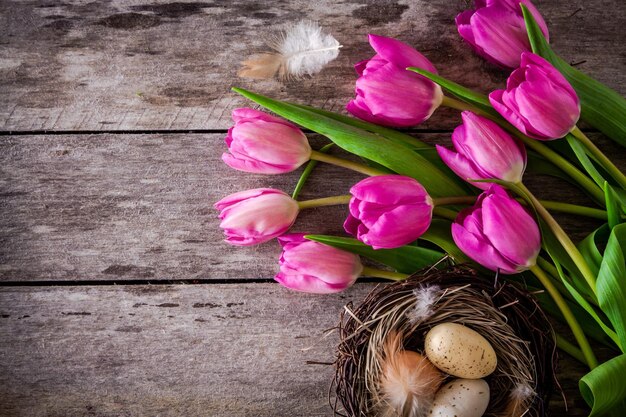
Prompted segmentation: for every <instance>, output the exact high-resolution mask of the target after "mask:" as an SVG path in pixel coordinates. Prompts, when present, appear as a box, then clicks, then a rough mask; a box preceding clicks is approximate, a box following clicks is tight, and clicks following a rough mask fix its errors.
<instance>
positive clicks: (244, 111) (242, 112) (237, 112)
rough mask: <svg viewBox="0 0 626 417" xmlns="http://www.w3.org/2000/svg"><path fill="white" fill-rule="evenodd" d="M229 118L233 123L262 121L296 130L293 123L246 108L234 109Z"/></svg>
mask: <svg viewBox="0 0 626 417" xmlns="http://www.w3.org/2000/svg"><path fill="white" fill-rule="evenodd" d="M231 116H232V118H233V121H234V122H235V123H239V122H244V121H250V120H262V121H264V122H269V123H280V124H282V125H285V126H290V127H293V128H295V129H298V126H296V125H294V124H293V123H291V122H289V121H287V120H285V119H281V118H280V117H276V116H272V115H271V114H267V113H265V112H262V111H259V110H254V109H251V108H247V107H242V108H238V109H234V110H233V111H232V114H231Z"/></svg>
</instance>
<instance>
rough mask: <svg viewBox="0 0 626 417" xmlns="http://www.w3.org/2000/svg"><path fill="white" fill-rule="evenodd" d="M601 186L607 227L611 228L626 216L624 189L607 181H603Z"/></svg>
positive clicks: (625, 192) (625, 193)
mask: <svg viewBox="0 0 626 417" xmlns="http://www.w3.org/2000/svg"><path fill="white" fill-rule="evenodd" d="M603 188H604V197H605V201H606V213H607V215H608V217H609V227H611V228H613V227H615V226H616V225H618V224H620V223H621V222H622V220H623V219H624V218H625V217H626V191H624V190H621V189H619V188H615V187H612V186H610V185H609V184H608V183H605V184H604V186H603Z"/></svg>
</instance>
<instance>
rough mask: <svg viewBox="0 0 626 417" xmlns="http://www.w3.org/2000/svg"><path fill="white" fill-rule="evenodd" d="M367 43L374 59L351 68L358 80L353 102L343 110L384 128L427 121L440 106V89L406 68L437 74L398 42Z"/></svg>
mask: <svg viewBox="0 0 626 417" xmlns="http://www.w3.org/2000/svg"><path fill="white" fill-rule="evenodd" d="M369 42H370V45H371V46H372V48H374V50H375V51H376V55H374V57H373V58H372V59H369V60H366V61H361V62H359V63H357V64H356V65H355V66H354V68H355V69H356V71H357V73H358V74H359V76H360V77H359V79H357V81H356V98H355V99H354V100H352V101H350V103H348V105H347V107H346V109H347V110H348V111H349V112H350V113H352V114H353V115H354V116H356V117H358V118H359V119H363V120H366V121H368V122H372V123H377V124H380V125H385V126H394V127H408V126H414V125H417V124H419V123H422V122H423V121H425V120H426V119H428V118H429V117H430V116H431V115H432V114H433V112H434V111H435V110H436V109H437V107H439V105H440V104H441V101H442V99H443V93H442V91H441V87H439V85H437V84H435V83H433V82H432V81H430V80H428V79H426V78H425V77H423V76H421V75H419V74H416V73H414V72H411V71H407V70H406V68H407V67H418V68H422V69H425V70H427V71H430V72H433V73H437V70H436V69H435V67H434V66H433V64H431V62H430V61H429V60H428V59H426V57H424V56H423V55H422V54H420V53H419V52H417V51H416V50H415V49H413V48H411V47H410V46H409V45H407V44H405V43H403V42H400V41H399V40H396V39H392V38H386V37H384V36H378V35H369Z"/></svg>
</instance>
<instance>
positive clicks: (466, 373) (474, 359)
mask: <svg viewBox="0 0 626 417" xmlns="http://www.w3.org/2000/svg"><path fill="white" fill-rule="evenodd" d="M424 351H425V352H426V356H428V359H430V361H431V362H432V363H433V365H435V366H436V367H437V368H439V369H441V370H442V371H444V372H446V373H448V374H450V375H452V376H456V377H458V378H469V379H478V378H483V377H486V376H487V375H489V374H490V373H492V372H493V371H494V370H495V369H496V365H497V364H498V360H497V358H496V352H495V351H494V350H493V347H492V346H491V343H489V342H488V341H487V339H485V338H484V337H482V336H481V335H480V334H479V333H478V332H476V331H474V330H472V329H470V328H469V327H465V326H463V325H461V324H457V323H442V324H438V325H437V326H435V327H433V328H432V329H430V331H429V332H428V333H427V334H426V340H425V341H424Z"/></svg>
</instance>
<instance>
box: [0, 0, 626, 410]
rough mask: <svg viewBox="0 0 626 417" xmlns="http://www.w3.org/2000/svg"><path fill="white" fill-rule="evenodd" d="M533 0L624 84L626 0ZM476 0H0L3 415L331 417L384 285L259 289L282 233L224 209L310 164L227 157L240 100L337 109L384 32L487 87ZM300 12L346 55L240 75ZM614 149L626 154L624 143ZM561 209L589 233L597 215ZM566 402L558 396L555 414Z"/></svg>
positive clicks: (330, 224)
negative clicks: (245, 242) (372, 298)
mask: <svg viewBox="0 0 626 417" xmlns="http://www.w3.org/2000/svg"><path fill="white" fill-rule="evenodd" d="M537 4H538V6H539V8H540V10H541V11H542V13H543V15H544V16H545V18H546V20H547V22H548V25H549V27H550V30H551V35H552V43H553V45H554V47H555V49H556V50H557V51H559V52H560V53H561V55H562V56H563V57H564V58H566V59H567V60H568V61H570V62H573V63H577V64H579V65H578V66H579V67H580V68H581V69H583V70H585V71H587V72H588V73H590V74H591V75H593V76H594V77H596V78H598V79H600V80H601V81H604V82H606V83H608V84H609V85H610V86H613V87H614V88H616V89H617V90H618V91H619V92H621V93H624V92H626V79H625V78H624V76H623V70H624V65H625V64H626V39H624V37H625V36H624V31H623V30H622V28H623V27H624V25H625V24H626V21H625V20H626V4H625V3H624V2H620V1H616V0H590V1H584V2H583V1H582V0H580V1H573V2H560V1H550V2H549V1H542V2H537ZM464 7H466V4H465V2H464V1H460V0H455V1H452V2H450V1H447V0H430V1H426V0H423V1H410V2H408V1H399V2H396V1H393V0H380V1H374V0H354V1H346V2H342V3H339V2H331V1H325V2H307V1H301V0H289V1H278V0H276V1H264V2H262V3H261V2H249V1H219V0H213V1H206V2H172V3H168V2H164V1H149V0H144V1H134V0H133V1H121V0H118V1H108V2H90V1H86V0H76V1H67V2H54V1H43V0H42V1H10V0H4V1H0V415H2V416H5V415H7V416H82V415H93V416H119V415H128V416H140V415H190V416H191V415H211V416H242V415H246V416H273V415H296V416H311V415H319V416H322V415H330V414H331V411H330V407H328V405H327V391H328V386H329V384H330V378H331V376H332V369H331V367H329V366H325V365H307V364H306V361H307V360H309V361H321V362H330V361H332V359H333V346H334V344H335V342H336V338H335V335H330V336H328V337H326V338H323V337H322V335H324V333H325V330H326V329H329V328H331V327H333V326H334V325H335V324H336V322H337V319H338V315H339V312H340V311H341V309H342V306H343V305H344V304H345V303H346V302H347V301H350V300H354V301H356V302H358V300H360V299H362V297H363V296H364V295H365V294H366V293H367V292H368V291H369V290H370V289H371V288H372V284H357V285H356V286H355V287H353V288H351V289H349V290H348V291H347V292H345V293H343V294H340V295H334V296H327V297H319V296H312V295H306V294H299V293H293V292H289V291H287V290H284V289H282V288H281V287H279V286H278V285H276V284H273V283H269V282H267V283H266V282H259V281H264V280H268V281H269V280H270V279H271V277H272V276H273V275H274V273H275V272H276V269H277V266H276V256H277V255H278V253H279V248H278V245H277V244H275V243H268V244H265V245H261V246H259V247H254V248H232V247H229V246H227V245H225V244H224V243H222V242H221V235H220V231H219V230H218V228H217V225H218V221H217V218H216V216H215V214H216V213H215V211H214V210H213V209H212V207H211V206H212V204H213V203H214V202H215V201H216V200H218V199H219V198H220V197H222V196H223V195H225V194H228V193H230V192H233V191H236V190H241V189H246V188H252V187H260V186H272V187H277V188H282V189H285V190H287V191H291V189H292V187H293V185H294V183H295V180H296V178H297V176H298V173H294V174H290V175H285V176H267V177H266V176H255V175H249V174H243V173H239V172H234V171H232V170H229V169H226V168H225V167H224V166H223V165H222V164H221V163H220V161H219V158H220V155H221V153H222V152H223V151H224V145H223V137H224V133H225V129H226V128H228V127H229V125H230V123H231V121H230V111H231V109H233V108H235V107H238V106H243V105H248V103H246V102H245V101H244V100H242V99H240V98H238V97H237V96H236V95H235V94H233V93H231V92H230V91H229V87H230V86H232V85H238V86H242V87H245V88H250V89H254V90H256V91H259V92H261V93H266V94H269V95H272V96H275V97H278V98H283V99H289V100H293V101H298V102H300V103H308V104H313V105H316V106H319V107H323V108H326V109H331V110H341V109H343V107H344V105H345V103H346V102H347V101H348V100H349V98H350V97H351V95H352V91H353V82H354V79H355V77H354V73H353V70H352V68H351V65H352V64H353V63H354V62H356V61H358V60H360V59H364V58H367V57H369V56H370V55H371V51H370V48H369V46H368V45H367V43H366V41H365V34H366V33H369V32H373V33H379V34H383V35H388V36H397V37H399V38H400V39H402V40H404V41H407V42H409V43H411V44H413V45H414V46H416V47H417V48H418V49H420V50H421V51H422V52H424V54H425V55H426V56H428V57H429V58H431V59H432V61H433V62H434V63H435V65H436V66H437V67H438V68H439V70H440V72H441V73H442V74H443V75H445V76H448V77H450V78H452V79H455V80H457V81H459V82H461V83H464V84H466V85H468V86H470V87H473V88H476V89H479V90H481V91H484V92H486V91H489V90H490V89H493V88H496V87H498V86H501V85H502V83H503V81H504V79H505V75H504V74H503V73H502V72H501V71H499V70H497V69H495V68H494V67H492V66H490V65H488V64H485V63H483V62H482V60H480V59H479V58H477V57H475V56H474V55H473V54H472V53H471V52H470V51H469V49H468V48H467V47H466V46H465V45H463V44H462V42H461V41H460V40H459V38H458V36H457V35H456V32H455V28H454V25H453V24H452V20H453V17H454V15H455V14H456V13H457V12H458V11H460V10H462V9H463V8H464ZM303 17H308V18H312V19H315V20H318V21H320V23H321V24H322V25H323V26H325V27H327V28H328V29H330V30H331V32H332V33H333V34H334V35H335V36H336V37H337V39H338V40H339V41H340V42H341V43H342V44H343V45H344V48H342V52H341V54H340V56H339V58H338V59H337V60H336V61H334V62H333V63H331V64H330V65H329V66H328V67H327V68H326V69H325V70H324V71H322V73H320V74H318V75H317V76H315V77H314V78H311V79H305V80H302V81H292V82H288V83H286V84H280V83H278V82H276V81H263V82H258V81H257V82H253V81H250V80H244V79H239V78H237V77H236V71H237V68H238V66H239V62H240V61H241V60H242V59H244V58H246V57H247V56H249V55H251V54H253V53H255V52H261V51H263V50H264V47H263V38H264V37H265V36H267V35H268V34H269V33H271V32H272V31H273V30H276V28H278V27H280V25H283V24H286V23H288V22H292V21H294V20H297V19H300V18H303ZM457 123H458V116H457V115H455V114H454V113H453V112H451V111H446V110H444V111H441V112H438V113H437V114H436V115H435V116H434V117H433V118H432V119H431V121H429V122H428V123H426V124H425V125H423V126H420V127H419V129H417V130H416V134H418V135H420V136H419V137H420V138H422V139H424V140H426V141H428V142H430V143H449V131H450V129H451V128H453V127H454V126H455V125H456V124H457ZM190 130H191V131H192V132H188V131H190ZM592 136H593V138H594V139H597V140H599V141H600V143H601V145H602V146H603V147H605V145H606V140H603V139H602V137H601V136H600V135H598V134H592ZM313 141H314V144H315V145H316V146H319V145H320V144H321V143H322V141H321V139H320V138H317V137H314V138H313ZM605 149H609V150H611V151H612V153H613V154H615V155H616V156H618V157H621V158H622V166H624V161H623V158H624V152H623V149H621V148H612V147H610V146H609V147H605ZM318 169H319V171H318V173H317V174H316V175H314V176H313V178H312V179H311V182H310V183H309V185H308V186H307V188H306V189H305V191H304V192H303V194H302V197H303V198H315V197H319V196H324V195H332V194H341V193H345V192H346V191H347V189H348V188H349V184H350V183H352V182H355V181H357V180H358V179H359V178H361V177H360V176H359V175H357V174H352V173H348V172H346V171H344V170H341V169H338V168H333V167H329V166H324V165H320V167H319V168H318ZM554 184H558V185H556V186H555V185H554ZM530 186H531V188H533V189H535V190H537V191H538V192H539V193H541V194H542V195H543V196H545V197H547V198H554V199H559V198H565V199H567V200H569V201H576V202H581V203H582V202H585V201H586V199H585V198H584V197H582V196H580V195H578V194H576V193H575V192H573V191H572V188H570V187H567V186H565V185H562V184H560V183H553V182H545V181H544V180H543V179H541V178H531V179H530ZM344 211H345V208H343V207H334V208H324V209H320V210H313V211H305V212H303V213H302V215H301V216H300V217H299V219H298V223H297V224H296V230H298V231H315V232H320V233H331V234H332V233H340V232H341V223H342V218H341V217H342V215H343V213H344ZM562 219H563V221H564V222H565V223H566V225H567V227H568V229H569V230H570V231H572V232H573V233H575V234H577V235H579V236H580V235H581V234H582V233H583V231H584V230H586V229H588V228H589V227H590V226H591V225H592V224H590V223H581V222H580V221H579V219H576V218H573V217H571V216H563V217H562ZM159 282H161V284H159ZM166 282H176V283H179V285H167V284H166ZM116 283H121V284H124V285H115V284H116ZM148 283H153V285H146V284H148ZM181 283H186V284H189V285H180V284H181ZM560 369H561V378H562V382H563V384H564V385H565V386H566V387H567V388H568V389H567V393H568V398H569V402H570V411H569V413H568V414H567V415H584V414H585V408H584V405H583V403H582V402H581V399H580V397H579V396H577V395H576V381H577V378H578V377H579V376H580V375H581V374H582V373H583V371H584V369H583V368H581V367H580V366H578V365H577V364H576V363H575V362H573V361H572V360H571V359H569V358H568V357H564V360H563V361H562V362H561V367H560ZM565 414H566V413H565V411H564V408H563V406H562V404H561V403H559V399H558V398H556V399H555V402H554V403H553V404H552V415H556V416H559V415H565Z"/></svg>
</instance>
